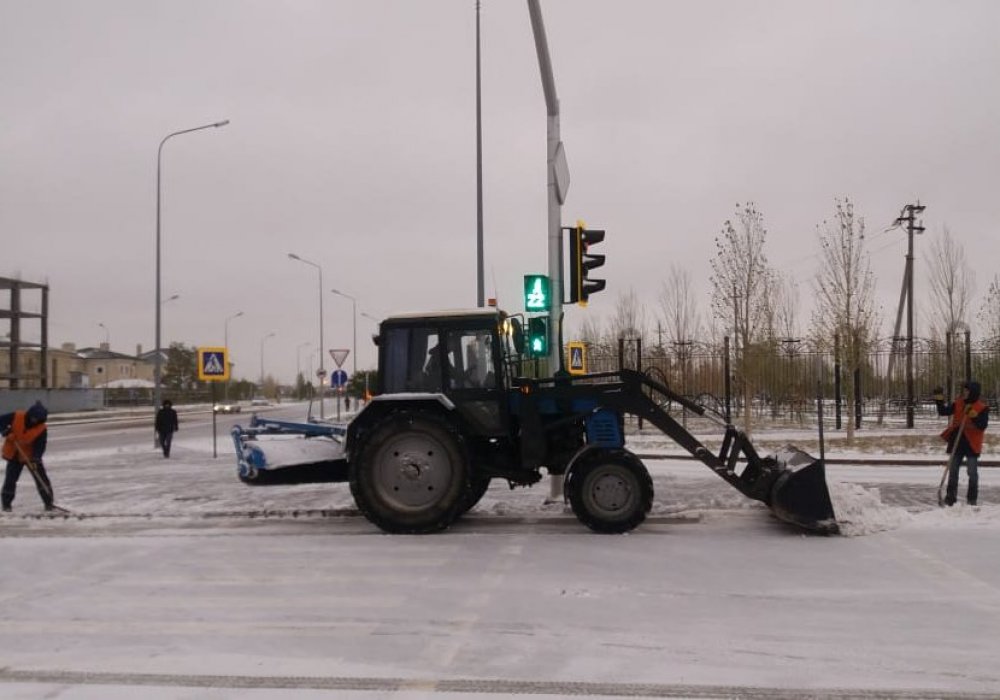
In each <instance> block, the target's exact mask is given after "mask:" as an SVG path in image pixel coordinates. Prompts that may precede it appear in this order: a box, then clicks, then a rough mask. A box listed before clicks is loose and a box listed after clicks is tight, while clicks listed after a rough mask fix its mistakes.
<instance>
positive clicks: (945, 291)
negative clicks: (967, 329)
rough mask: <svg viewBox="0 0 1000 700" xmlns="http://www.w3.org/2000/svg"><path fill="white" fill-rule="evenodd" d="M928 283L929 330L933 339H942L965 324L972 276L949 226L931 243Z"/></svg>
mask: <svg viewBox="0 0 1000 700" xmlns="http://www.w3.org/2000/svg"><path fill="white" fill-rule="evenodd" d="M927 278H928V281H929V282H930V319H929V322H930V327H931V333H932V335H933V336H935V337H945V335H946V334H949V333H953V332H954V331H955V329H956V328H958V327H959V326H961V325H963V324H966V323H968V314H969V304H970V302H971V300H972V293H973V283H974V275H973V272H972V270H971V268H970V267H969V263H968V261H967V260H966V259H965V249H964V248H963V247H962V244H961V243H958V242H957V241H955V239H954V238H952V236H951V231H950V230H948V227H947V226H945V227H944V233H943V235H942V236H941V237H940V238H936V239H934V240H933V241H932V242H931V253H930V259H929V260H928V263H927Z"/></svg>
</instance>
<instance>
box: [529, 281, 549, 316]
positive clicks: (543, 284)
mask: <svg viewBox="0 0 1000 700" xmlns="http://www.w3.org/2000/svg"><path fill="white" fill-rule="evenodd" d="M550 291H551V287H550V285H549V278H548V277H547V276H546V275H525V276H524V310H525V311H529V312H540V311H549V310H551V309H552V295H551V293H550Z"/></svg>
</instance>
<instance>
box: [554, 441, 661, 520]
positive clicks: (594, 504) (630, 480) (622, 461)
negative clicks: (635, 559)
mask: <svg viewBox="0 0 1000 700" xmlns="http://www.w3.org/2000/svg"><path fill="white" fill-rule="evenodd" d="M582 460H583V461H581V462H580V463H578V464H575V465H573V467H572V469H571V470H570V475H569V478H568V479H567V481H566V495H567V496H568V497H569V502H570V505H571V506H572V507H573V513H574V514H576V517H577V519H578V520H579V521H580V522H581V523H583V524H584V525H586V526H587V527H589V528H590V529H591V530H593V531H594V532H601V533H612V534H614V533H621V532H628V531H629V530H632V529H634V528H636V527H638V526H639V524H640V523H642V521H643V520H645V519H646V514H647V513H649V510H650V509H651V508H652V507H653V480H652V479H651V478H650V476H649V472H648V471H647V470H646V467H645V466H644V465H643V463H642V462H641V461H640V460H639V458H638V457H636V456H635V455H633V454H631V453H629V452H625V451H623V450H595V451H594V452H592V453H591V454H589V455H585V456H584V457H583V458H582Z"/></svg>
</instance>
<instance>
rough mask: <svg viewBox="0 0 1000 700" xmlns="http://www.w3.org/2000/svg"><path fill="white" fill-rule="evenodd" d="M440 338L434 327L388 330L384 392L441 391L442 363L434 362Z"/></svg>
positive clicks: (385, 339) (384, 350) (385, 340)
mask: <svg viewBox="0 0 1000 700" xmlns="http://www.w3.org/2000/svg"><path fill="white" fill-rule="evenodd" d="M438 341H439V337H438V333H437V329H434V328H391V329H389V330H388V332H387V333H385V337H384V344H385V347H384V348H383V350H382V352H383V353H384V354H383V357H384V363H385V366H384V368H383V371H384V373H385V380H384V381H385V391H386V392H388V393H400V392H412V391H441V373H440V369H439V367H440V365H439V364H437V363H435V362H433V361H432V353H433V352H434V351H435V348H436V347H437V346H438Z"/></svg>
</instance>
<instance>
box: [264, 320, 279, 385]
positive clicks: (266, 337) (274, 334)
mask: <svg viewBox="0 0 1000 700" xmlns="http://www.w3.org/2000/svg"><path fill="white" fill-rule="evenodd" d="M276 335H277V333H274V332H271V333H268V334H267V335H265V336H264V337H263V338H261V339H260V392H261V394H263V393H264V341H265V340H267V339H268V338H273V337H274V336H276Z"/></svg>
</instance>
